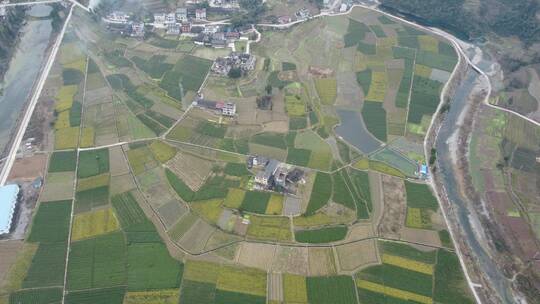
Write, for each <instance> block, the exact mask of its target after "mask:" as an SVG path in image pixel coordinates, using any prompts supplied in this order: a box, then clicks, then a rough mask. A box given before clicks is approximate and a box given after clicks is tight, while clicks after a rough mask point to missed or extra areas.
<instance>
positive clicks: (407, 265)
mask: <svg viewBox="0 0 540 304" xmlns="http://www.w3.org/2000/svg"><path fill="white" fill-rule="evenodd" d="M81 14H83V13H82V12H78V13H75V15H74V17H73V18H76V19H77V21H79V22H80V23H77V24H74V25H73V29H70V33H71V31H72V32H73V33H71V35H73V37H72V39H74V40H76V41H77V43H76V44H75V43H73V42H68V43H63V46H62V48H61V52H60V53H61V56H60V57H61V58H62V60H57V61H58V62H55V65H56V66H55V67H57V68H58V69H57V70H58V71H60V72H58V71H57V72H56V73H61V75H62V76H61V77H58V76H59V75H56V76H57V77H56V78H54V77H52V76H51V77H50V78H51V79H49V80H48V85H50V86H51V90H50V92H51V93H50V94H51V97H50V98H51V99H52V101H51V104H52V107H53V108H51V109H52V110H54V111H56V113H55V114H54V115H53V116H54V121H52V123H51V124H50V130H49V131H50V132H51V134H53V135H54V136H53V137H52V138H51V140H52V142H51V143H50V147H51V148H52V149H53V150H52V151H51V150H50V149H49V150H45V151H43V152H44V154H45V153H46V155H48V156H49V166H48V170H47V171H48V172H47V173H46V175H45V176H44V190H43V192H42V194H41V196H40V201H39V203H38V205H37V206H38V207H37V210H36V212H35V215H34V216H33V219H32V223H31V226H30V232H29V234H28V236H27V237H26V242H28V243H32V245H33V246H35V247H36V249H35V252H32V255H31V256H29V257H27V262H26V268H25V269H22V270H20V271H19V272H20V274H19V275H18V276H19V278H20V284H19V285H18V286H15V287H13V288H12V289H11V290H10V291H9V293H6V294H9V297H10V301H11V302H14V301H21V302H23V301H27V302H28V301H35V302H40V301H41V302H44V303H49V302H50V303H57V302H58V298H59V297H60V301H62V299H63V300H64V301H65V303H83V304H84V303H107V304H109V303H123V304H126V303H127V304H129V303H132V304H137V303H178V302H180V303H321V304H326V303H364V302H366V303H377V300H373V299H383V300H381V302H378V303H384V302H385V301H386V302H390V301H393V302H399V301H407V300H411V301H416V302H423V303H434V302H437V303H452V302H456V301H458V302H465V303H466V302H467V301H470V297H469V293H468V291H467V289H466V287H467V286H466V284H465V282H464V279H463V275H462V273H461V270H460V267H459V266H458V265H457V264H458V263H456V262H457V260H456V256H455V254H454V253H453V252H452V251H447V250H445V249H443V248H439V246H440V244H441V242H442V243H444V244H445V245H444V246H447V245H448V244H449V243H451V242H450V241H451V240H449V237H448V236H447V235H445V234H444V232H443V231H447V230H445V228H446V226H444V223H443V222H440V221H441V220H440V219H439V222H437V216H440V214H439V213H438V212H439V210H438V209H439V208H438V202H437V200H436V198H435V196H434V195H433V194H432V193H431V190H430V188H429V186H428V185H427V184H426V182H425V181H423V180H421V179H420V178H419V175H418V172H417V171H418V166H419V164H420V163H421V162H423V161H424V160H423V157H422V155H420V154H421V153H422V152H418V151H417V150H418V149H416V150H415V149H413V148H411V149H410V150H407V148H409V147H416V146H422V142H423V137H422V136H423V135H424V134H423V133H422V132H424V131H425V130H424V129H425V127H426V126H427V125H426V122H428V121H429V119H430V117H431V116H432V115H433V114H434V112H435V109H436V108H437V106H438V104H439V94H440V91H441V89H442V87H443V85H444V81H443V80H442V79H443V78H444V77H442V76H441V75H443V76H444V75H447V74H449V72H451V71H452V70H453V67H454V65H455V61H456V57H455V54H454V53H453V50H452V49H451V48H449V49H446V50H445V51H444V52H441V50H440V47H439V45H440V43H441V41H442V38H440V37H435V36H429V35H427V34H426V33H424V32H422V31H416V32H415V31H411V30H410V28H408V27H407V26H405V25H403V24H401V23H399V22H394V21H393V20H391V19H389V18H386V19H385V18H383V17H381V16H378V15H377V14H375V17H374V16H368V15H366V14H365V11H364V10H361V9H354V10H353V11H352V12H351V13H350V14H348V15H344V16H328V17H324V18H314V19H313V20H308V21H306V23H305V24H299V25H298V26H295V27H292V28H290V29H287V30H283V31H273V30H268V31H266V30H265V31H262V32H263V33H262V34H261V35H262V36H261V40H260V41H257V42H255V41H250V42H249V49H250V51H251V54H252V55H254V56H255V58H256V59H257V63H256V67H255V69H254V70H250V71H247V72H246V73H245V75H243V76H242V77H241V78H240V79H229V78H225V77H220V76H218V75H215V73H212V72H211V71H210V68H211V66H212V65H213V60H211V59H208V58H215V57H216V56H217V55H219V54H222V53H223V54H225V50H217V51H216V50H213V49H210V48H204V47H203V46H197V45H194V44H192V43H191V42H190V41H189V40H182V41H180V40H173V39H171V37H167V38H165V37H162V36H161V34H160V33H158V32H156V33H152V34H149V35H148V37H147V38H146V39H141V40H136V41H135V39H133V38H130V37H128V36H125V37H120V36H117V35H113V34H112V33H110V32H109V31H108V30H106V29H104V28H103V27H101V26H98V25H97V24H95V22H91V21H89V20H88V18H87V17H84V16H81ZM75 37H76V38H75ZM79 40H81V41H79ZM81 42H82V43H81ZM75 45H76V47H75ZM82 45H84V46H85V48H84V49H83V48H82V47H81V46H82ZM238 47H243V45H242V46H240V45H239V44H238ZM246 49H247V47H246ZM70 53H73V54H70ZM68 55H69V56H68ZM66 58H67V59H66ZM60 61H62V62H60ZM53 71H54V69H53ZM445 73H446V74H445ZM57 80H60V81H57ZM55 81H57V82H58V84H57V83H56V82H55ZM49 82H50V84H49ZM202 96H204V98H205V99H208V100H218V101H220V102H221V101H223V102H234V103H235V104H236V106H237V113H236V115H234V116H231V117H229V116H225V115H221V113H220V110H215V109H214V110H210V109H206V108H204V107H203V106H200V105H198V104H196V103H192V102H193V101H196V100H197V98H201V97H202ZM340 111H348V112H350V113H353V114H354V116H355V117H356V118H357V121H356V122H355V124H354V125H355V128H350V129H349V130H348V132H350V134H352V135H351V136H352V137H357V138H360V139H359V142H360V144H358V142H357V143H352V142H349V141H348V137H347V136H342V134H338V128H340V127H345V128H348V127H349V126H351V124H350V121H347V117H345V116H342V115H340V113H341V112H340ZM357 127H358V128H362V129H361V130H359V129H358V128H357ZM346 131H347V130H346ZM357 144H358V145H357ZM364 144H366V145H368V146H370V145H372V146H371V147H372V148H373V149H368V150H369V151H368V150H363V149H362V147H363V146H364ZM408 152H410V153H408ZM413 152H414V153H416V154H414V153H413ZM255 155H256V156H262V157H261V158H260V159H261V160H265V162H264V163H257V164H255V163H254V162H253V158H250V157H249V156H255ZM419 155H420V156H419ZM268 159H275V160H277V161H278V162H280V164H279V165H280V167H279V168H280V169H283V170H287V173H290V172H293V171H292V170H297V171H294V172H296V173H297V174H298V175H297V180H296V181H291V180H287V179H286V178H285V175H284V177H283V179H285V180H282V181H280V182H279V183H281V184H279V187H278V186H275V185H278V181H277V176H278V175H277V173H276V172H278V171H274V172H272V174H276V176H273V177H272V178H269V179H267V180H265V182H268V184H269V185H270V186H261V185H260V184H261V182H260V181H258V178H260V176H261V175H260V174H259V173H261V172H264V171H265V169H266V168H265V166H266V161H268ZM517 161H519V159H518V160H517ZM388 176H393V177H392V178H393V179H394V180H395V181H396V184H399V185H400V186H402V187H401V188H403V189H404V191H403V193H394V192H396V191H397V190H399V189H400V188H398V187H396V189H389V188H388V187H387V186H386V184H385V183H384V180H385V178H388ZM289 177H294V176H292V175H289ZM289 177H287V178H289ZM273 186H275V187H273ZM388 193H391V194H392V195H390V196H388V195H387V194H388ZM396 197H399V199H401V200H400V201H399V202H401V203H403V204H402V205H399V206H397V207H396V205H398V204H397V203H396V201H394V200H393V199H395V198H396ZM399 202H398V203H399ZM401 207H403V208H402V209H399V208H401ZM72 208H73V210H72ZM381 212H386V213H391V214H394V213H400V214H403V217H402V218H399V220H400V222H399V223H397V225H396V227H398V228H397V229H396V234H397V235H398V236H400V240H402V243H393V242H390V241H388V242H387V241H384V242H382V241H380V240H381V239H388V237H387V236H386V235H384V234H382V233H381V232H380V231H381V229H380V228H379V227H380V226H381V223H379V222H377V221H379V220H380V219H381V218H383V219H384V218H385V217H381ZM432 218H433V219H434V220H433V221H432ZM405 228H406V229H411V230H412V229H422V230H426V231H429V232H432V233H433V235H435V236H437V240H436V241H440V242H439V243H437V242H435V243H436V244H429V245H430V246H433V248H434V249H433V250H432V251H428V250H417V249H416V247H412V246H408V245H404V244H405V243H408V242H412V241H409V240H407V239H406V238H405V237H402V235H399V233H401V232H402V231H401V230H402V229H405ZM412 231H413V232H412V233H414V230H412ZM439 239H440V240H439ZM426 242H427V241H426ZM412 243H414V242H412ZM429 248H432V247H429ZM447 249H450V248H447ZM29 255H30V254H29ZM66 261H67V265H66ZM442 273H449V274H450V275H448V276H444V275H442ZM64 276H65V277H64ZM64 281H65V282H64ZM445 285H448V286H454V287H455V288H454V289H456V290H458V291H448V290H445V289H444V288H442V286H445ZM3 296H4V294H2V293H0V299H2V297H3ZM46 301H49V302H46ZM370 301H371V302H370Z"/></svg>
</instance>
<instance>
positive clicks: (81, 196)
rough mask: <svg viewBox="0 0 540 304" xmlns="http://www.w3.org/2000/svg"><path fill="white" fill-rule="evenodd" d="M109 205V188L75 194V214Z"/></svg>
mask: <svg viewBox="0 0 540 304" xmlns="http://www.w3.org/2000/svg"><path fill="white" fill-rule="evenodd" d="M108 203H109V186H103V187H98V188H93V189H89V190H84V191H78V192H77V193H76V194H75V213H80V212H86V211H91V210H92V209H94V208H97V207H101V206H104V205H107V204H108Z"/></svg>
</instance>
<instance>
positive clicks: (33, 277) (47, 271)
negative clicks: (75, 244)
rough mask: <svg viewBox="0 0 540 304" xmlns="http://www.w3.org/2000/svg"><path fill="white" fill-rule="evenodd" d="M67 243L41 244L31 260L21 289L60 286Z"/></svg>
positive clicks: (62, 280) (62, 278)
mask: <svg viewBox="0 0 540 304" xmlns="http://www.w3.org/2000/svg"><path fill="white" fill-rule="evenodd" d="M66 245H67V242H65V241H64V242H58V243H42V244H39V246H38V249H37V251H36V253H35V255H34V257H33V258H32V262H31V264H30V267H29V268H28V272H27V273H26V276H25V277H24V280H23V281H22V288H25V289H26V288H37V287H50V286H62V284H63V282H64V270H65V262H66V249H67V246H66Z"/></svg>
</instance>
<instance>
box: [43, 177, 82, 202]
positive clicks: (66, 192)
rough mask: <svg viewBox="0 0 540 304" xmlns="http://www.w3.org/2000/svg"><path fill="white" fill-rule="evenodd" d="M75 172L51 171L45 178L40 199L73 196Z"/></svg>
mask: <svg viewBox="0 0 540 304" xmlns="http://www.w3.org/2000/svg"><path fill="white" fill-rule="evenodd" d="M74 182H75V172H71V171H70V172H58V173H49V174H47V178H46V179H45V183H44V185H43V190H42V192H41V196H40V200H42V201H58V200H66V199H72V198H73V183H74Z"/></svg>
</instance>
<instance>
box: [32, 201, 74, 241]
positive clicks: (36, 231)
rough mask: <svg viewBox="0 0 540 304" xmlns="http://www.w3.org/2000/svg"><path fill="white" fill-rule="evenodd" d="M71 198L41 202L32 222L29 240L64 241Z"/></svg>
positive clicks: (67, 229)
mask: <svg viewBox="0 0 540 304" xmlns="http://www.w3.org/2000/svg"><path fill="white" fill-rule="evenodd" d="M70 216H71V200H69V201H57V202H42V203H40V204H39V208H38V212H37V213H36V216H35V217H34V221H33V222H32V230H31V232H30V235H29V236H28V239H27V241H29V242H40V243H56V242H65V241H67V239H68V234H69V222H70Z"/></svg>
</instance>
